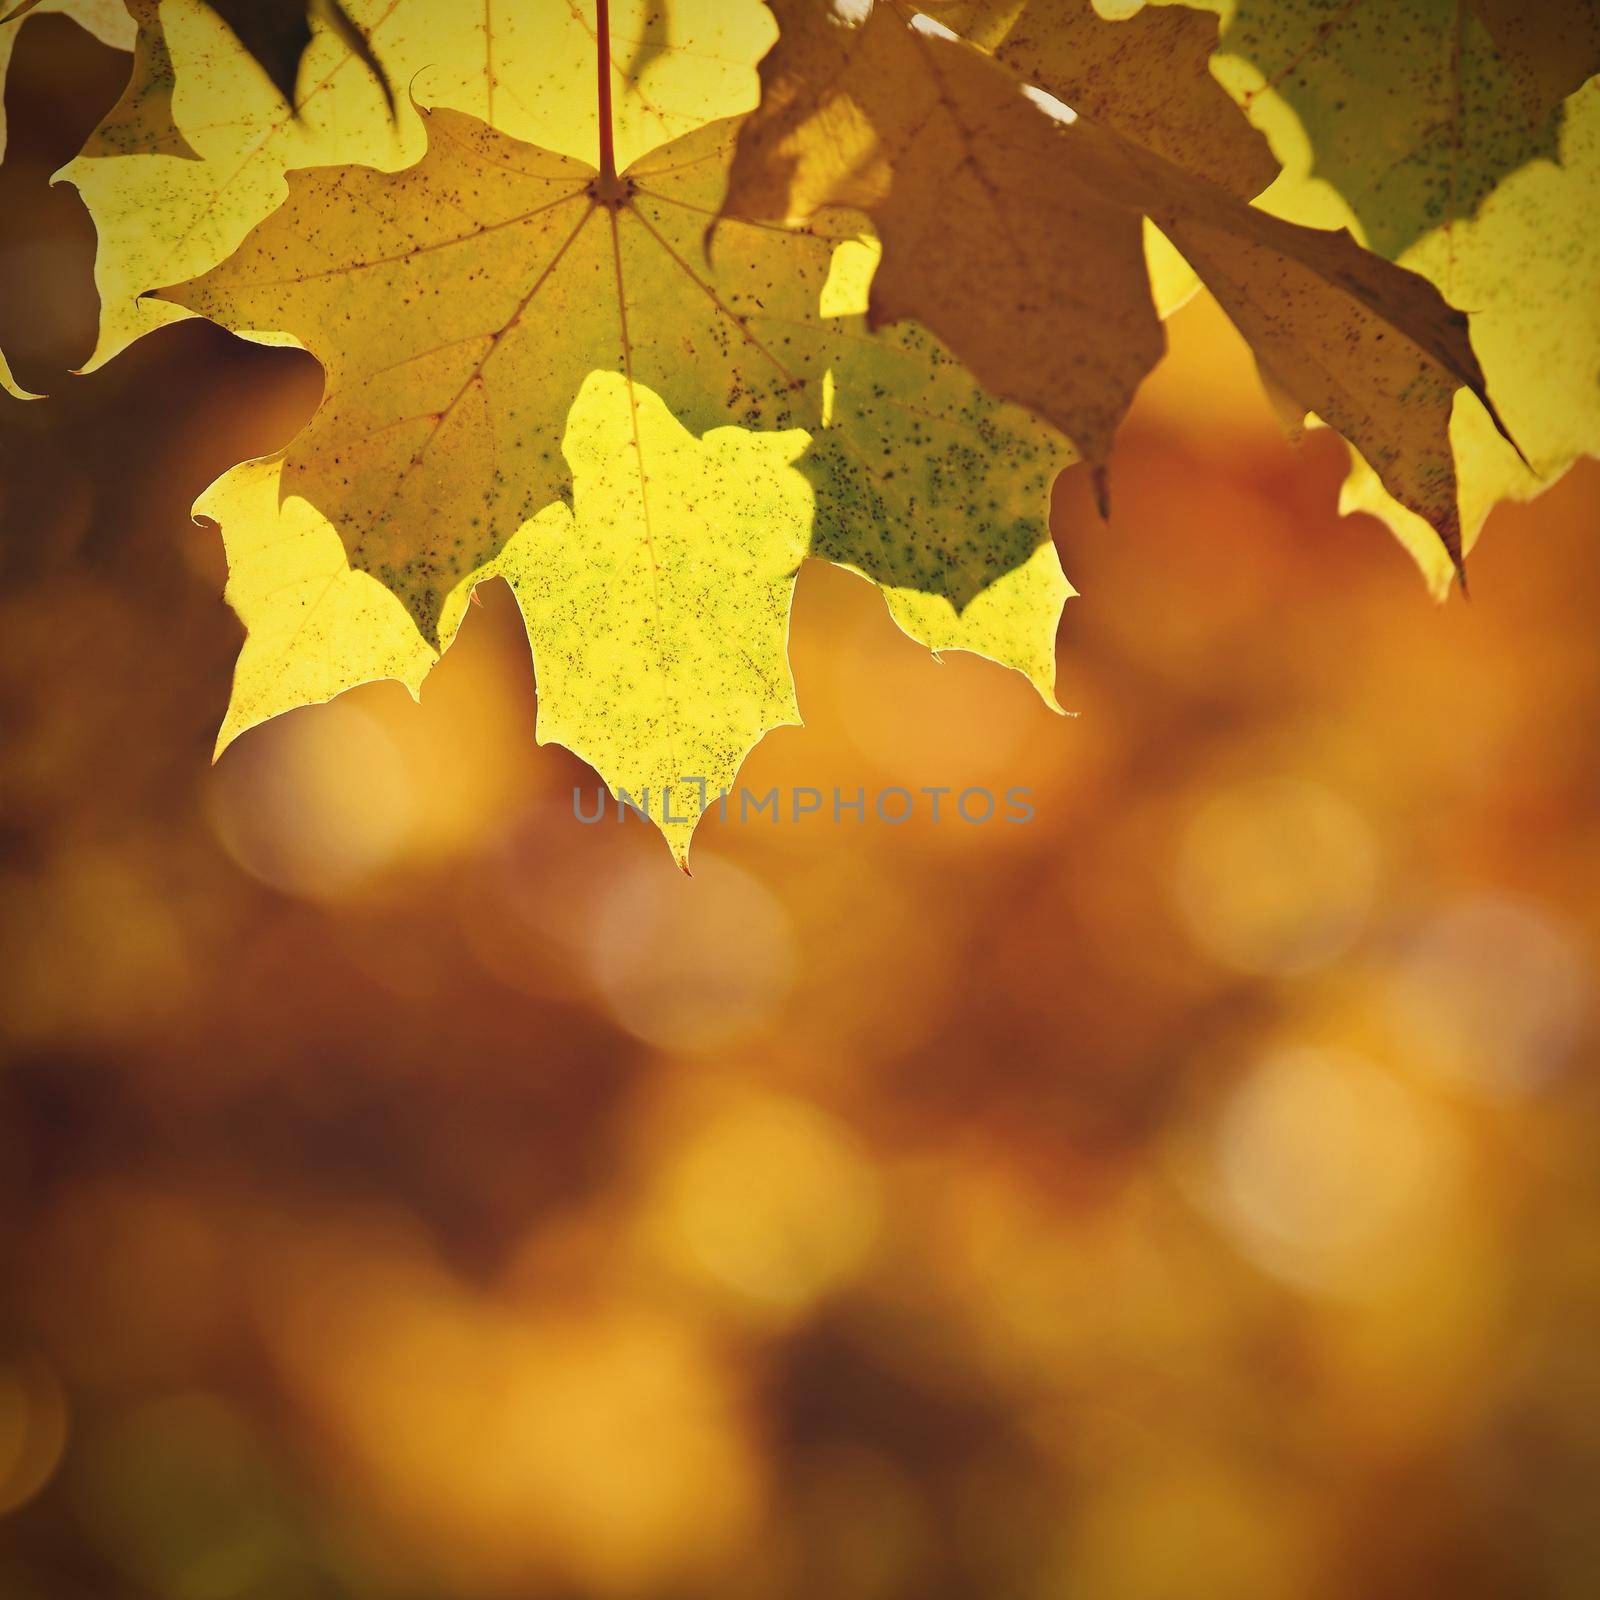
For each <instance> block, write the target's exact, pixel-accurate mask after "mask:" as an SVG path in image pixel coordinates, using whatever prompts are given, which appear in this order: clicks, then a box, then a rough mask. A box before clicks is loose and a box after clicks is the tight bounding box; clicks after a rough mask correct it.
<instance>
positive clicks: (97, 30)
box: [0, 0, 134, 400]
mask: <svg viewBox="0 0 1600 1600" xmlns="http://www.w3.org/2000/svg"><path fill="white" fill-rule="evenodd" d="M50 12H54V13H57V14H58V15H61V16H67V17H71V18H72V20H73V21H74V22H76V23H77V24H78V25H79V27H81V28H83V29H85V30H86V31H88V32H89V33H92V34H93V35H94V36H95V38H97V39H99V40H100V42H101V43H102V44H108V45H111V46H113V47H114V48H115V49H118V50H126V49H128V48H130V47H131V46H132V44H133V39H134V27H133V22H132V21H131V19H130V18H129V16H128V13H127V11H126V10H125V9H124V7H123V4H122V0H23V4H21V5H19V6H16V7H14V8H13V9H12V10H11V11H9V12H7V13H6V15H5V16H4V17H3V18H0V159H4V156H5V153H6V107H5V92H6V76H7V74H8V72H9V70H10V67H11V53H12V51H13V50H14V49H15V48H16V42H17V25H18V24H19V23H20V22H21V20H22V19H23V17H25V16H29V15H32V14H38V15H41V16H42V15H45V14H46V13H50ZM0 389H3V390H4V391H5V392H6V393H7V394H9V395H13V396H15V397H16V398H17V399H18V400H36V399H38V396H37V395H35V394H32V393H30V392H29V391H28V390H26V389H24V388H22V387H21V386H20V385H19V384H18V383H17V381H16V379H15V377H13V376H12V372H11V368H10V366H9V365H8V364H7V362H6V358H5V355H4V354H3V353H0Z"/></svg>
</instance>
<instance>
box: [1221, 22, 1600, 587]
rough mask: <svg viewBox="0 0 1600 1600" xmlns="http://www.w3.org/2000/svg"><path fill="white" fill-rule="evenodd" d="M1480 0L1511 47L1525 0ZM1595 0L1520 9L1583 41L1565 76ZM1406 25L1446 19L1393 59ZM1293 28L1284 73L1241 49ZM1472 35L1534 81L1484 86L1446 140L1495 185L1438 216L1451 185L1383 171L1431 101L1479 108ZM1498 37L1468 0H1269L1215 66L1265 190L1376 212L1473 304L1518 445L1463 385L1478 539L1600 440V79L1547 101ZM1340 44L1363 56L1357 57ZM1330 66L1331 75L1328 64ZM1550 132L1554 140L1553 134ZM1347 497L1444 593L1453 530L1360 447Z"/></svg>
mask: <svg viewBox="0 0 1600 1600" xmlns="http://www.w3.org/2000/svg"><path fill="white" fill-rule="evenodd" d="M1196 3H1199V0H1196ZM1474 3H1475V4H1476V13H1477V16H1479V17H1483V18H1484V19H1485V20H1488V19H1489V18H1490V14H1491V12H1496V13H1499V15H1498V16H1496V17H1495V19H1494V27H1493V28H1492V29H1491V33H1492V34H1493V38H1494V43H1496V44H1499V43H1502V30H1503V28H1504V27H1505V26H1506V25H1507V12H1508V8H1506V7H1504V6H1499V5H1497V4H1495V3H1493V0H1485V3H1482V4H1477V3H1476V0H1474ZM1205 5H1206V7H1207V9H1211V10H1217V9H1224V10H1225V11H1228V12H1231V11H1232V10H1233V9H1234V8H1233V7H1232V5H1231V0H1230V4H1229V5H1228V6H1226V7H1224V6H1223V5H1222V0H1205ZM1595 12H1596V8H1595V6H1594V5H1593V4H1592V0H1579V3H1570V0H1569V3H1559V4H1551V5H1547V6H1535V7H1525V8H1521V9H1520V10H1519V12H1518V19H1519V26H1520V28H1521V29H1522V39H1523V48H1524V52H1525V56H1526V53H1529V52H1531V53H1532V54H1533V55H1535V56H1543V57H1544V58H1550V57H1552V56H1553V55H1555V54H1556V53H1558V48H1559V50H1561V51H1564V52H1565V54H1566V60H1567V67H1568V76H1567V81H1571V78H1572V77H1573V76H1575V75H1576V74H1577V73H1578V72H1579V71H1589V70H1592V68H1593V67H1594V65H1595V61H1594V57H1593V55H1592V53H1588V54H1586V53H1585V50H1584V48H1583V39H1584V38H1585V37H1587V36H1588V35H1587V33H1586V32H1585V30H1587V29H1588V28H1589V25H1590V22H1589V19H1592V18H1593V17H1594V16H1595ZM1318 21H1320V24H1321V25H1320V26H1314V23H1317V22H1318ZM1395 28H1406V29H1410V30H1412V31H1413V33H1414V32H1415V31H1416V30H1418V29H1427V30H1431V32H1429V33H1428V34H1427V39H1426V43H1425V45H1424V47H1423V48H1421V49H1420V50H1418V51H1417V52H1416V53H1415V55H1414V58H1413V59H1412V60H1411V61H1410V62H1409V63H1404V64H1402V63H1391V62H1384V61H1383V60H1381V59H1380V58H1381V57H1382V56H1383V54H1384V52H1383V49H1382V45H1383V41H1384V38H1386V37H1387V38H1390V39H1391V41H1392V37H1393V35H1392V30H1393V29H1395ZM1284 29H1292V30H1294V31H1293V33H1292V35H1289V36H1280V35H1279V34H1274V35H1273V37H1275V38H1276V39H1277V43H1276V45H1275V46H1274V48H1275V49H1277V50H1279V51H1285V50H1288V51H1293V50H1298V49H1302V48H1303V49H1304V50H1306V52H1307V55H1306V59H1305V60H1304V61H1303V62H1302V63H1301V64H1300V66H1299V67H1298V68H1297V71H1295V72H1289V73H1284V74H1282V75H1281V76H1280V77H1279V79H1278V81H1276V82H1275V83H1270V84H1269V83H1268V82H1267V81H1265V76H1264V69H1263V62H1262V61H1257V60H1253V59H1250V58H1248V57H1247V56H1246V55H1242V54H1240V53H1238V52H1240V51H1242V50H1246V49H1247V48H1249V47H1250V41H1251V39H1252V38H1255V37H1257V36H1264V35H1265V34H1266V33H1267V31H1268V30H1284ZM1380 29H1381V30H1385V32H1384V33H1383V34H1380V32H1379V30H1380ZM1251 30H1254V32H1252V31H1251ZM1456 41H1465V43H1466V44H1468V45H1470V46H1471V50H1470V52H1469V53H1468V55H1467V56H1466V57H1464V58H1463V59H1467V60H1472V61H1477V62H1478V63H1479V64H1480V65H1483V64H1484V63H1485V61H1487V65H1484V67H1483V70H1484V73H1485V75H1486V80H1487V81H1490V82H1498V83H1501V84H1509V83H1510V82H1511V81H1512V79H1513V77H1518V74H1520V77H1518V81H1519V82H1520V83H1521V84H1522V86H1523V87H1522V89H1521V90H1520V91H1519V92H1517V93H1511V92H1510V91H1509V90H1508V97H1507V98H1506V99H1505V100H1504V101H1503V102H1502V103H1499V104H1495V105H1493V106H1490V105H1489V103H1488V101H1487V100H1485V101H1483V102H1482V103H1481V109H1482V110H1483V118H1482V119H1481V121H1482V126H1481V127H1477V128H1473V127H1467V128H1465V130H1464V131H1465V133H1466V134H1467V135H1468V136H1467V137H1464V138H1463V141H1462V143H1461V146H1460V149H1459V151H1456V150H1455V149H1454V148H1453V147H1452V150H1451V152H1450V154H1449V160H1450V161H1453V162H1455V163H1457V171H1458V174H1459V175H1458V177H1457V178H1456V179H1455V180H1453V181H1454V182H1455V184H1456V185H1457V190H1458V193H1459V194H1463V195H1464V194H1467V193H1469V192H1470V193H1472V194H1476V195H1479V196H1481V197H1482V198H1480V200H1479V201H1478V202H1477V204H1476V206H1475V208H1474V209H1472V211H1471V214H1470V215H1469V214H1465V212H1464V210H1463V208H1461V207H1454V208H1452V207H1449V206H1445V207H1444V208H1442V209H1439V210H1436V211H1435V212H1432V213H1429V214H1424V213H1422V212H1419V211H1418V210H1417V209H1415V204H1416V202H1418V201H1419V200H1421V199H1426V198H1427V197H1428V195H1429V194H1430V193H1435V194H1436V193H1437V192H1438V190H1439V188H1440V184H1439V183H1438V182H1435V183H1433V185H1432V186H1431V189H1430V186H1429V184H1428V183H1426V182H1422V183H1418V182H1415V181H1413V179H1412V178H1410V177H1405V175H1404V173H1403V172H1402V173H1400V174H1397V176H1396V177H1395V179H1394V181H1392V182H1389V183H1381V182H1379V181H1378V180H1379V179H1381V178H1382V175H1383V174H1382V169H1383V166H1384V163H1385V162H1387V161H1392V152H1393V149H1394V146H1395V142H1396V141H1397V140H1402V139H1404V138H1406V137H1411V136H1413V135H1414V134H1415V133H1416V131H1417V124H1416V120H1415V119H1416V116H1417V108H1418V105H1419V104H1421V105H1422V106H1424V107H1432V108H1433V109H1434V111H1435V112H1440V108H1443V110H1442V112H1441V114H1443V115H1444V116H1446V117H1447V118H1451V119H1458V120H1459V118H1460V116H1462V115H1467V116H1468V117H1469V120H1470V113H1471V108H1472V107H1473V106H1474V105H1478V104H1480V102H1479V101H1477V100H1475V99H1474V98H1473V97H1472V96H1470V95H1469V96H1464V97H1463V98H1462V99H1461V101H1460V104H1459V106H1458V104H1457V99H1456V88H1455V85H1456V81H1457V80H1456V74H1457V57H1456V54H1455V51H1454V48H1453V44H1454V42H1456ZM1492 48H1493V46H1492V45H1491V43H1490V39H1489V36H1487V35H1486V34H1485V33H1484V31H1483V29H1482V28H1481V27H1480V26H1479V24H1478V23H1477V21H1475V20H1474V19H1473V18H1471V17H1465V18H1464V17H1463V15H1462V13H1461V12H1460V11H1459V10H1458V8H1457V7H1456V6H1455V5H1454V4H1429V5H1420V4H1418V3H1415V0H1407V3H1406V5H1405V6H1404V7H1398V6H1396V7H1383V6H1368V5H1366V4H1364V3H1363V4H1361V5H1359V6H1354V7H1352V6H1339V7H1337V8H1334V7H1328V8H1322V9H1321V10H1320V11H1319V12H1317V13H1313V12H1312V11H1311V10H1310V9H1309V8H1308V6H1307V5H1306V4H1305V3H1304V0H1293V3H1285V4H1281V5H1273V6H1271V7H1267V6H1262V5H1254V4H1243V3H1242V4H1240V5H1239V6H1238V8H1237V16H1236V20H1235V22H1234V23H1233V24H1232V25H1231V26H1229V27H1228V28H1227V29H1226V30H1225V31H1224V34H1223V38H1222V42H1221V46H1220V48H1219V52H1218V54H1217V56H1216V58H1215V61H1214V63H1213V68H1214V71H1215V72H1216V75H1217V77H1218V78H1219V79H1220V80H1221V81H1222V82H1223V83H1224V84H1226V85H1227V86H1228V88H1229V90H1230V92H1231V93H1232V94H1233V95H1234V97H1235V98H1236V100H1237V101H1238V102H1239V103H1240V105H1241V106H1242V107H1243V108H1244V109H1245V110H1246V111H1247V113H1248V115H1249V116H1250V118H1251V120H1252V121H1253V122H1254V123H1255V124H1256V126H1258V127H1259V128H1260V129H1261V130H1262V131H1263V132H1264V133H1265V134H1266V135H1267V136H1268V138H1269V139H1270V140H1271V142H1272V145H1273V148H1274V150H1275V152H1276V153H1277V154H1278V156H1279V157H1280V159H1281V160H1282V161H1283V162H1284V165H1285V170H1284V172H1283V174H1282V176H1281V177H1280V178H1279V180H1278V181H1277V182H1276V183H1275V184H1274V185H1273V186H1272V188H1271V189H1269V190H1268V191H1267V193H1266V194H1265V195H1264V196H1262V198H1261V201H1260V203H1261V204H1262V205H1263V206H1266V207H1268V208H1270V209H1271V210H1272V211H1274V212H1275V213H1277V214H1279V215H1282V216H1286V217H1291V218H1294V219H1296V220H1300V221H1303V222H1310V223H1316V224H1319V225H1322V226H1326V227H1339V226H1347V227H1350V228H1352V229H1354V230H1355V231H1356V232H1357V233H1358V234H1360V235H1362V236H1363V237H1365V236H1366V225H1367V223H1368V222H1372V221H1375V222H1376V224H1377V228H1378V232H1377V236H1376V237H1374V238H1371V239H1370V240H1369V242H1370V243H1371V244H1373V245H1374V246H1376V247H1378V248H1380V249H1383V250H1386V251H1388V252H1390V253H1393V254H1395V255H1396V258H1397V259H1398V260H1399V262H1400V263H1401V264H1402V265H1404V266H1406V267H1407V268H1409V269H1410V270H1411V271H1413V272H1417V273H1419V274H1421V275H1422V276H1424V277H1426V278H1427V279H1429V281H1430V282H1432V283H1434V284H1435V285H1436V286H1437V287H1438V288H1439V290H1440V291H1441V293H1443V294H1444V296H1445V297H1446V299H1447V300H1449V301H1450V302H1451V303H1452V304H1455V305H1459V306H1462V307H1465V308H1467V309H1468V311H1469V314H1470V317H1469V320H1470V324H1471V328H1472V340H1473V347H1474V349H1475V350H1476V352H1477V354H1478V356H1479V359H1480V361H1481V364H1482V367H1483V371H1484V375H1485V379H1486V382H1487V385H1488V389H1489V392H1490V393H1491V394H1492V395H1493V396H1494V399H1495V404H1496V409H1497V411H1498V413H1499V414H1500V415H1501V416H1502V417H1503V418H1504V420H1505V423H1506V426H1507V427H1508V428H1509V429H1510V431H1511V434H1512V436H1513V437H1514V438H1515V439H1516V441H1517V444H1518V445H1519V446H1520V449H1521V454H1519V453H1518V451H1516V450H1513V449H1512V448H1511V447H1510V446H1509V445H1508V444H1507V443H1506V441H1505V440H1504V439H1503V438H1502V437H1500V434H1499V431H1498V430H1497V428H1496V426H1495V424H1494V422H1493V420H1492V419H1491V418H1490V417H1489V416H1488V414H1487V413H1486V412H1485V411H1484V410H1483V408H1482V407H1481V406H1479V405H1478V404H1477V403H1476V401H1475V400H1473V399H1472V398H1471V397H1469V396H1467V395H1465V394H1461V395H1458V396H1457V399H1456V405H1455V411H1454V415H1453V418H1452V422H1451V440H1452V447H1453V454H1454V458H1455V463H1456V476H1457V482H1458V498H1459V506H1460V520H1461V528H1462V543H1463V548H1464V549H1470V548H1471V547H1472V544H1473V543H1474V541H1475V540H1476V538H1477V536H1478V533H1479V531H1480V530H1481V528H1482V527H1483V524H1484V522H1485V520H1486V519H1487V517H1488V515H1489V513H1490V511H1491V510H1493V508H1494V507H1495V505H1497V504H1498V503H1499V502H1500V501H1502V500H1508V499H1512V500H1528V499H1531V498H1533V497H1534V496H1535V495H1537V494H1539V493H1540V492H1541V491H1542V490H1543V489H1545V488H1548V487H1549V485H1550V484H1551V483H1552V482H1554V481H1555V480H1556V479H1557V478H1559V477H1560V476H1561V475H1562V473H1564V472H1565V471H1566V470H1567V469H1568V468H1569V467H1570V466H1571V465H1572V463H1573V462H1574V461H1576V460H1577V459H1579V458H1580V457H1581V456H1584V455H1595V454H1600V384H1597V382H1596V374H1597V373H1600V296H1596V294H1595V293H1594V284H1595V283H1596V282H1597V281H1600V236H1597V234H1596V231H1595V228H1594V225H1593V218H1594V216H1595V215H1596V214H1597V212H1600V83H1594V82H1590V83H1588V84H1587V86H1585V87H1582V88H1580V89H1579V90H1578V91H1577V92H1576V93H1575V94H1573V95H1572V96H1571V97H1570V98H1568V99H1567V100H1566V101H1565V103H1564V104H1562V105H1561V106H1560V107H1559V109H1558V111H1556V112H1555V113H1550V114H1547V113H1549V103H1548V99H1546V100H1545V101H1544V102H1543V103H1542V104H1540V103H1538V100H1537V96H1538V95H1539V94H1540V93H1543V94H1545V95H1548V93H1549V92H1550V89H1549V84H1548V82H1546V85H1545V88H1544V89H1543V90H1540V89H1539V88H1538V87H1537V85H1536V82H1535V78H1536V75H1535V74H1532V73H1531V72H1530V70H1529V69H1527V68H1526V67H1521V68H1519V67H1516V66H1515V65H1508V64H1507V63H1506V62H1505V61H1498V62H1497V61H1495V60H1494V59H1493V58H1492ZM1340 50H1343V51H1345V52H1348V53H1347V54H1346V55H1344V56H1343V57H1341V56H1340V55H1339V54H1338V51H1340ZM1341 60H1342V62H1343V65H1342V66H1341V65H1339V63H1340V62H1341ZM1329 72H1331V73H1332V74H1333V76H1332V79H1331V81H1330V80H1329V79H1328V78H1327V77H1325V76H1324V74H1325V73H1329ZM1429 74H1431V76H1429ZM1335 85H1337V86H1338V87H1337V88H1335V87H1334V86H1335ZM1419 85H1420V87H1419ZM1419 94H1420V101H1419V99H1418V96H1419ZM1528 96H1533V97H1534V99H1533V100H1532V101H1530V100H1529V98H1528ZM1490 98H1492V97H1490ZM1519 108H1521V109H1519ZM1524 113H1526V114H1524ZM1540 118H1542V119H1543V120H1542V122H1541V123H1540V126H1541V128H1542V129H1543V130H1544V132H1542V133H1541V134H1540V137H1539V140H1538V141H1535V142H1536V143H1537V144H1538V147H1539V149H1540V150H1542V151H1543V156H1542V157H1540V158H1537V159H1531V160H1528V161H1526V162H1525V163H1524V164H1521V165H1517V166H1515V167H1514V170H1510V171H1504V170H1502V166H1503V164H1504V163H1505V162H1506V161H1508V160H1515V159H1516V158H1517V153H1518V151H1519V150H1525V149H1527V148H1528V146H1527V145H1526V143H1519V141H1522V140H1524V139H1525V136H1526V135H1527V130H1528V129H1529V127H1530V125H1531V121H1532V120H1537V119H1540ZM1407 128H1410V129H1412V135H1408V134H1406V133H1405V132H1404V130H1406V129H1407ZM1395 130H1400V131H1398V132H1397V131H1395ZM1435 131H1436V130H1435ZM1546 135H1548V136H1549V138H1550V139H1551V140H1552V141H1553V142H1551V143H1546V142H1545V139H1546ZM1430 138H1431V135H1430ZM1430 150H1431V151H1432V152H1433V155H1434V157H1436V158H1437V157H1439V151H1438V149H1437V146H1436V144H1434V143H1430V140H1429V139H1424V140H1423V141H1422V143H1421V146H1420V147H1419V154H1418V156H1416V157H1415V158H1412V161H1411V163H1410V164H1415V162H1417V161H1420V160H1421V156H1422V155H1425V154H1427V152H1428V151H1430ZM1474 163H1484V165H1481V166H1476V167H1475V166H1474V165H1473V164H1474ZM1402 165H1405V164H1402ZM1413 176H1414V175H1413ZM1402 180H1403V181H1402ZM1346 183H1348V184H1350V186H1351V188H1350V192H1348V193H1346V192H1345V191H1344V189H1343V188H1342V185H1344V184H1346ZM1445 187H1448V183H1446V184H1445ZM1374 208H1376V211H1375V209H1374ZM1419 230H1421V231H1420V232H1419ZM1340 504H1341V507H1342V508H1343V509H1344V510H1347V511H1367V512H1370V513H1372V514H1373V515H1375V516H1377V517H1379V518H1381V519H1382V520H1383V521H1384V522H1385V523H1386V524H1387V525H1388V526H1389V527H1390V529H1391V530H1392V531H1393V532H1394V533H1395V535H1396V536H1397V537H1398V538H1399V540H1400V541H1401V543H1402V544H1403V545H1404V546H1405V547H1406V549H1407V550H1408V551H1409V552H1410V553H1411V555H1412V556H1413V557H1414V558H1415V559H1416V561H1417V563H1418V565H1419V566H1420V567H1421V568H1422V571H1423V574H1424V576H1425V577H1426V579H1427V581H1428V583H1429V584H1430V586H1431V587H1432V588H1433V590H1434V591H1435V593H1437V594H1441V595H1442V594H1443V593H1444V592H1445V590H1446V589H1447V587H1448V585H1449V582H1450V579H1451V576H1452V566H1451V564H1450V563H1449V562H1448V561H1447V560H1445V559H1443V553H1442V552H1441V551H1440V549H1439V545H1438V540H1437V539H1436V538H1435V537H1434V536H1433V533H1432V532H1431V530H1430V529H1429V528H1428V527H1427V526H1426V525H1425V523H1424V522H1423V521H1422V520H1421V519H1420V518H1419V517H1418V516H1417V515H1416V514H1415V513H1414V512H1413V511H1411V510H1408V509H1407V508H1406V507H1405V506H1404V505H1401V504H1399V503H1398V502H1397V501H1396V500H1395V499H1394V497H1393V496H1391V495H1390V494H1388V493H1387V492H1386V491H1385V489H1384V486H1383V485H1382V483H1381V482H1380V481H1378V479H1377V478H1376V476H1375V475H1374V473H1373V472H1372V470H1371V468H1370V467H1369V466H1368V465H1367V464H1366V463H1365V462H1363V461H1361V460H1360V459H1359V458H1357V459H1356V460H1355V461H1354V463H1353V465H1352V469H1351V475H1350V478H1349V480H1348V481H1347V482H1346V484H1345V487H1344V490H1343V493H1342V497H1341V502H1340Z"/></svg>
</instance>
